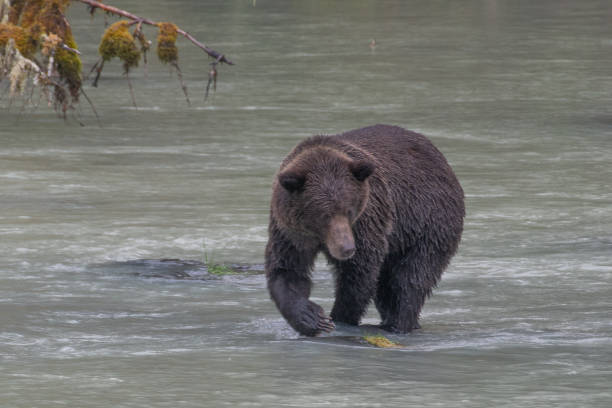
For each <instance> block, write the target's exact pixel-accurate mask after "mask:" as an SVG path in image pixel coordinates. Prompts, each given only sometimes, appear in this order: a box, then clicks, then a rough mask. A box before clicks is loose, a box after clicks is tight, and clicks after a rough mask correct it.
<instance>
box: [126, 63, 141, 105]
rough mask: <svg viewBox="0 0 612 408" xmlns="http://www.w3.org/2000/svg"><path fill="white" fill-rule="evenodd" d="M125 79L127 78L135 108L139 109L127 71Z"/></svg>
mask: <svg viewBox="0 0 612 408" xmlns="http://www.w3.org/2000/svg"><path fill="white" fill-rule="evenodd" d="M125 77H126V78H127V83H128V88H130V95H131V96H132V103H133V104H134V107H135V108H137V107H138V106H137V105H136V97H135V96H134V88H132V81H130V74H129V73H128V72H127V71H125Z"/></svg>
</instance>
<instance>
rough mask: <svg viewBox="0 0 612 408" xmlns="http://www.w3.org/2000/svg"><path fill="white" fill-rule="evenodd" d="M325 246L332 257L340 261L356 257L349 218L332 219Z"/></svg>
mask: <svg viewBox="0 0 612 408" xmlns="http://www.w3.org/2000/svg"><path fill="white" fill-rule="evenodd" d="M325 245H326V246H327V249H328V250H329V253H330V254H331V256H333V257H334V258H336V259H338V260H340V261H344V260H346V259H349V258H351V257H352V256H353V255H355V239H354V238H353V231H352V229H351V224H350V222H349V220H348V218H347V217H344V216H336V217H334V218H332V219H331V221H330V223H329V230H328V232H327V237H326V239H325Z"/></svg>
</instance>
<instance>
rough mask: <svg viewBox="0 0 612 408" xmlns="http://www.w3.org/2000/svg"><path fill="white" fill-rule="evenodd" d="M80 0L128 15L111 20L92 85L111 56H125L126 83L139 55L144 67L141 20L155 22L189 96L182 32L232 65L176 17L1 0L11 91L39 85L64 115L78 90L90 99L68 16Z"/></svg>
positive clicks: (165, 57) (5, 75) (0, 33)
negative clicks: (180, 55) (182, 60)
mask: <svg viewBox="0 0 612 408" xmlns="http://www.w3.org/2000/svg"><path fill="white" fill-rule="evenodd" d="M77 1H78V2H80V3H84V4H86V5H88V7H89V9H90V12H91V13H92V14H93V13H94V11H95V10H97V9H101V10H103V11H105V12H106V13H108V14H112V15H116V16H120V17H123V18H126V19H127V20H121V21H118V22H116V23H114V24H112V25H111V26H110V27H109V28H108V29H107V30H106V31H105V32H104V34H103V36H102V39H101V42H100V45H99V47H98V50H99V53H100V55H101V57H102V58H101V61H100V62H99V63H97V64H96V65H95V66H94V68H92V71H94V70H96V71H97V75H96V79H95V80H94V86H95V85H96V84H97V81H98V78H99V77H100V73H101V71H102V68H103V66H104V62H105V61H110V60H112V59H113V58H119V59H120V60H121V61H122V62H123V67H124V70H125V73H126V77H127V79H128V84H129V76H128V75H127V74H128V72H129V71H130V69H131V68H133V67H136V66H137V65H138V64H139V62H140V60H141V58H142V59H144V62H145V67H146V62H147V61H146V52H147V51H148V50H149V48H150V46H151V42H150V41H148V40H147V39H146V38H145V35H144V33H143V30H142V27H143V25H148V26H155V27H156V28H157V30H158V36H157V56H158V58H159V60H160V61H161V62H162V63H164V64H169V65H171V66H172V67H174V68H175V69H176V71H177V74H178V77H179V81H180V82H181V87H182V89H183V92H184V93H185V96H186V99H187V102H189V98H188V97H187V87H186V86H185V84H184V82H183V78H182V74H181V71H180V69H179V67H178V47H177V45H176V40H177V38H178V36H179V35H181V36H183V37H185V38H187V39H188V40H189V41H191V43H193V44H194V45H196V46H197V47H198V48H200V49H202V50H203V51H204V52H205V53H206V54H207V55H208V56H210V57H212V58H214V63H215V64H217V63H226V64H228V65H233V62H232V61H230V60H229V59H228V58H227V57H225V55H223V54H221V53H219V52H217V51H215V50H213V49H211V48H209V47H207V46H206V45H204V44H202V43H201V42H199V41H198V40H197V39H195V38H194V37H193V36H192V35H191V34H189V33H188V32H186V31H184V30H182V29H181V28H179V27H178V26H177V25H176V24H174V23H171V22H163V23H158V22H155V21H153V20H150V19H147V18H142V17H139V16H137V15H135V14H132V13H130V12H128V11H125V10H121V9H119V8H116V7H113V6H110V5H108V4H104V3H101V2H99V1H95V0H74V1H72V2H71V1H70V0H0V61H1V64H0V82H1V81H3V80H5V79H8V81H9V82H10V86H9V88H10V89H11V96H15V95H16V94H20V93H23V90H24V89H25V88H26V87H28V86H30V87H31V89H32V92H33V90H34V89H35V88H38V89H39V90H40V92H41V93H42V94H43V95H45V96H46V98H47V99H48V103H49V104H50V105H52V106H55V108H56V110H58V111H59V112H61V113H63V115H64V116H65V115H66V111H67V110H68V109H70V108H73V107H74V106H73V105H74V103H77V102H78V101H79V96H80V95H83V96H85V97H86V99H87V100H88V101H89V99H88V98H87V95H85V93H84V91H83V87H82V62H81V57H80V52H79V51H78V47H77V44H76V41H75V39H74V37H73V35H72V30H71V27H70V23H69V21H68V20H67V19H66V16H65V12H66V9H67V7H68V6H69V5H70V4H74V3H75V2H77ZM132 26H135V28H134V29H133V30H132V29H131V27H132ZM130 91H132V89H131V85H130ZM132 99H133V94H132ZM92 107H93V106H92ZM94 111H95V110H94Z"/></svg>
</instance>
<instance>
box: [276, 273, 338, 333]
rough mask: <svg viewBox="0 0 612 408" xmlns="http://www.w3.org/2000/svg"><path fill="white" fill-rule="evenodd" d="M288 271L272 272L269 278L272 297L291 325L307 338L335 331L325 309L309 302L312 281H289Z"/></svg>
mask: <svg viewBox="0 0 612 408" xmlns="http://www.w3.org/2000/svg"><path fill="white" fill-rule="evenodd" d="M283 272H288V271H276V272H274V271H271V273H269V276H268V289H269V291H270V297H271V298H272V300H273V301H274V303H276V306H277V307H278V310H279V311H280V312H281V314H282V315H283V317H284V318H285V319H286V320H287V322H288V323H289V325H290V326H291V327H293V329H295V330H296V331H297V332H298V333H300V334H303V335H305V336H316V335H318V334H321V333H323V332H330V331H332V330H333V329H334V327H335V326H334V323H333V322H332V321H331V319H330V318H329V317H327V316H326V315H325V312H324V311H323V308H322V307H321V306H319V305H317V304H316V303H314V302H312V301H310V300H308V297H309V295H310V286H311V282H310V279H307V280H305V279H295V277H292V278H291V279H287V277H285V276H283V275H284V274H285V273H283Z"/></svg>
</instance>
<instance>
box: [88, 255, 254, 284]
mask: <svg viewBox="0 0 612 408" xmlns="http://www.w3.org/2000/svg"><path fill="white" fill-rule="evenodd" d="M90 268H92V269H95V270H102V271H108V273H114V274H117V273H120V274H123V273H125V274H128V275H135V276H137V277H141V278H153V279H155V278H157V279H173V280H174V279H176V280H212V279H219V277H220V276H222V275H248V274H261V273H263V272H264V266H263V265H257V264H245V263H234V264H223V265H209V264H206V263H205V262H201V261H195V260H186V259H170V258H163V259H134V260H129V261H121V262H108V263H103V264H95V265H90Z"/></svg>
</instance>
